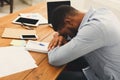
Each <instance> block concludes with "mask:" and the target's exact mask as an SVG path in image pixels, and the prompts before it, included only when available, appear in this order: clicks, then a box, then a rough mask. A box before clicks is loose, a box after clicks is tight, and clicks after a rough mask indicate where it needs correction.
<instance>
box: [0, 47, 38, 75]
mask: <svg viewBox="0 0 120 80" xmlns="http://www.w3.org/2000/svg"><path fill="white" fill-rule="evenodd" d="M36 67H37V65H36V64H35V61H34V59H33V58H32V56H31V55H30V54H29V52H28V51H26V50H25V48H24V47H15V46H10V47H0V77H4V76H7V75H10V74H14V73H17V72H21V71H24V70H28V69H32V68H36Z"/></svg>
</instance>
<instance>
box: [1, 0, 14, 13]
mask: <svg viewBox="0 0 120 80" xmlns="http://www.w3.org/2000/svg"><path fill="white" fill-rule="evenodd" d="M5 3H7V4H9V5H10V13H12V12H13V0H0V7H3V6H4V5H5Z"/></svg>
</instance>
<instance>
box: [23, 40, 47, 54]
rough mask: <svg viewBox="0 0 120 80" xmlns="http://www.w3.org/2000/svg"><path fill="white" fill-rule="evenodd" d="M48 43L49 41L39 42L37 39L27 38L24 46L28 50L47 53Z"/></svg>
mask: <svg viewBox="0 0 120 80" xmlns="http://www.w3.org/2000/svg"><path fill="white" fill-rule="evenodd" d="M48 45H49V43H47V42H39V41H32V40H29V41H28V42H27V44H26V46H25V47H26V49H27V50H29V51H35V52H42V53H47V52H48Z"/></svg>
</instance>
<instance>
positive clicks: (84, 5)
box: [0, 0, 120, 19]
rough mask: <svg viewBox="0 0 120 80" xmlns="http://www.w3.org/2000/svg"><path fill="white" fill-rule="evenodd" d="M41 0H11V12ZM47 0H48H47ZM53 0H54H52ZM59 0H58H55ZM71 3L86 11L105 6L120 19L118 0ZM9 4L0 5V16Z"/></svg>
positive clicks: (88, 0)
mask: <svg viewBox="0 0 120 80" xmlns="http://www.w3.org/2000/svg"><path fill="white" fill-rule="evenodd" d="M40 1H43V0H13V12H15V11H17V10H20V9H24V8H26V7H29V6H32V5H35V4H37V3H38V2H40ZM47 1H48V0H47ZM54 1H55V0H54ZM56 1H59V0H56ZM70 1H71V5H72V6H73V7H75V8H76V9H78V10H81V11H83V12H86V11H88V10H89V8H91V7H93V8H100V7H106V8H109V9H110V10H112V11H113V12H114V13H115V14H116V15H117V16H118V18H119V19H120V0H70ZM9 12H10V10H9V5H4V6H3V7H1V6H0V17H2V16H5V15H7V14H9Z"/></svg>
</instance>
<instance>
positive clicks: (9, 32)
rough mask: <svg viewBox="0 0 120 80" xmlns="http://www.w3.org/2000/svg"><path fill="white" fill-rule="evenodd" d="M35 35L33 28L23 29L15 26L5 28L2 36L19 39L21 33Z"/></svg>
mask: <svg viewBox="0 0 120 80" xmlns="http://www.w3.org/2000/svg"><path fill="white" fill-rule="evenodd" d="M28 34H29V35H36V31H35V30H24V29H16V28H5V30H4V32H3V34H2V37H4V38H17V39H20V36H21V35H28Z"/></svg>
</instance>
